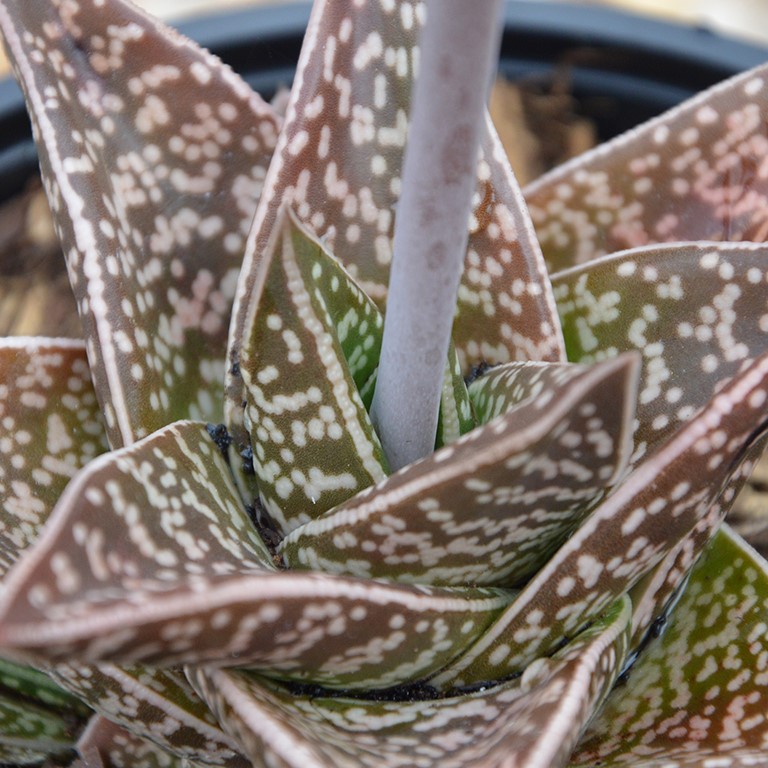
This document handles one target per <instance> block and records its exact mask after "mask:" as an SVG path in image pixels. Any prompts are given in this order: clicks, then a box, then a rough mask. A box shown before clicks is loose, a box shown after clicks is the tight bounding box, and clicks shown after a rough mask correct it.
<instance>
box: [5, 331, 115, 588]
mask: <svg viewBox="0 0 768 768" xmlns="http://www.w3.org/2000/svg"><path fill="white" fill-rule="evenodd" d="M106 449H107V444H106V437H105V433H104V426H103V423H102V419H101V413H100V411H99V407H98V403H97V401H96V395H95V393H94V391H93V386H92V385H91V380H90V373H89V369H88V361H87V360H86V357H85V346H84V344H83V343H82V342H78V341H73V340H69V339H31V338H18V339H0V459H1V460H2V465H1V466H0V576H3V575H4V574H5V572H6V571H7V570H8V568H9V567H10V566H11V565H12V564H13V563H14V562H15V561H16V560H17V559H18V557H19V554H20V553H21V552H22V551H23V550H24V549H26V547H27V546H29V544H30V543H31V542H33V541H34V540H35V539H36V538H37V535H38V533H39V531H40V528H41V527H42V525H43V523H45V521H46V520H47V518H48V515H49V514H50V511H51V509H53V506H54V504H55V503H56V501H57V500H58V498H59V496H60V495H61V492H62V491H63V490H64V487H65V486H66V484H67V483H68V482H69V480H70V479H71V478H72V476H73V475H74V474H75V472H77V470H78V469H80V468H81V467H83V466H85V464H87V463H88V462H89V461H90V460H91V459H93V458H94V457H95V456H97V455H98V454H99V453H101V452H102V451H105V450H106Z"/></svg>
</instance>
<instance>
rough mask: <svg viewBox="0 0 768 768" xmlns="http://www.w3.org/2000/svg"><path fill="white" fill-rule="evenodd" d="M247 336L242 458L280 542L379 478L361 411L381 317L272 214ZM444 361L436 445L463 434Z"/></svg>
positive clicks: (319, 246)
mask: <svg viewBox="0 0 768 768" xmlns="http://www.w3.org/2000/svg"><path fill="white" fill-rule="evenodd" d="M248 328H249V331H248V336H247V340H246V343H245V346H244V347H243V348H242V350H241V354H240V364H239V367H240V371H241V374H242V378H243V382H244V384H245V421H246V424H247V425H249V431H250V437H251V446H252V448H251V449H250V454H251V455H252V456H253V468H254V471H255V475H256V480H257V482H258V493H259V496H260V500H261V503H262V505H263V508H264V510H265V511H266V512H267V514H268V515H269V517H270V518H271V520H272V522H273V523H274V525H275V526H276V527H277V529H278V530H280V531H281V532H282V533H287V532H289V531H291V530H293V529H294V528H296V527H297V526H298V525H301V524H302V523H305V522H308V521H309V520H311V519H313V518H315V517H318V516H319V515H321V514H322V513H323V512H325V511H326V510H328V509H331V508H332V507H335V506H337V505H338V504H340V503H341V502H343V501H346V500H347V499H348V498H349V497H350V496H353V495H354V494H355V493H357V492H358V491H360V490H362V489H364V488H367V487H369V486H370V485H371V484H372V483H374V482H377V481H379V480H382V479H383V478H384V477H386V475H387V462H386V458H385V456H384V453H383V451H382V448H381V444H380V442H379V438H378V436H377V435H376V432H375V430H374V428H373V425H372V423H371V420H370V418H369V416H368V412H367V407H368V406H369V405H370V400H371V397H372V396H373V388H374V386H375V380H376V367H377V365H378V361H379V354H380V351H381V340H382V331H383V318H382V316H381V313H380V312H379V310H378V309H377V307H376V305H375V304H374V303H373V302H372V301H371V300H370V298H368V296H367V295H366V294H365V292H364V291H363V290H362V289H361V288H360V287H359V286H358V285H357V284H356V283H355V281H354V280H353V279H352V278H351V277H350V275H349V274H348V273H347V271H346V270H345V269H344V267H343V266H342V265H341V264H340V263H339V262H338V261H337V260H336V259H335V258H334V257H333V256H332V255H331V254H330V253H329V252H328V251H327V249H326V247H325V246H324V245H323V243H322V242H320V241H319V240H317V239H316V238H315V237H314V236H313V235H312V234H311V233H310V232H309V231H308V230H307V229H306V228H305V227H304V226H303V225H302V224H301V223H300V222H299V220H298V219H297V218H296V216H295V214H293V213H292V212H291V211H290V210H288V209H283V211H282V212H281V215H280V218H279V221H278V224H277V226H276V229H275V233H274V237H273V238H272V240H271V241H270V245H269V247H268V249H267V252H266V253H265V255H264V258H263V259H262V261H261V264H260V269H259V273H258V275H257V280H256V284H255V286H254V295H253V299H252V302H251V313H250V315H249V317H248ZM449 360H450V363H449V364H448V365H447V366H446V374H445V385H444V387H443V397H442V402H441V420H440V421H441V423H440V430H439V434H438V437H437V442H438V443H440V444H442V443H446V442H452V441H453V440H456V439H457V438H458V437H459V436H460V435H461V434H462V433H463V432H466V431H468V430H469V429H471V428H472V427H473V426H474V419H473V417H472V410H471V406H470V402H469V396H468V394H467V388H466V385H465V384H464V380H463V378H462V375H461V368H460V366H459V364H458V359H457V356H456V352H455V350H454V349H453V347H451V350H450V355H449ZM404 375H407V372H404ZM329 446H332V447H330V448H329Z"/></svg>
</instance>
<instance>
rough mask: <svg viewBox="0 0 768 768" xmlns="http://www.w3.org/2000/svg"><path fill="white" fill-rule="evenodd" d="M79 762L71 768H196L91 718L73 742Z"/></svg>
mask: <svg viewBox="0 0 768 768" xmlns="http://www.w3.org/2000/svg"><path fill="white" fill-rule="evenodd" d="M77 752H78V754H79V755H81V758H82V759H81V760H78V761H77V762H75V763H73V764H72V768H199V766H201V765H203V764H202V763H195V762H192V761H190V760H188V759H185V758H182V757H178V756H176V755H173V754H171V753H170V752H166V751H165V750H162V749H160V747H158V746H156V745H155V744H152V743H151V742H149V741H146V740H145V739H140V738H139V737H138V736H136V735H135V734H133V733H131V732H130V731H127V730H126V729H125V728H121V727H120V726H119V725H116V724H115V723H112V722H110V721H109V720H107V719H106V718H104V717H102V716H101V715H94V717H93V718H92V719H91V722H90V723H88V726H87V728H86V729H85V730H84V731H83V733H82V735H81V736H80V738H79V739H78V741H77Z"/></svg>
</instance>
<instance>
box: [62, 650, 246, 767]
mask: <svg viewBox="0 0 768 768" xmlns="http://www.w3.org/2000/svg"><path fill="white" fill-rule="evenodd" d="M50 672H51V675H52V676H53V677H54V678H55V679H56V680H57V681H58V682H59V683H61V684H62V685H64V686H66V687H67V689H68V690H71V691H72V692H73V693H76V694H77V695H79V696H80V697H81V698H83V699H84V700H87V701H88V702H89V703H90V704H91V705H92V706H93V708H94V709H95V710H96V712H98V713H99V714H100V715H102V716H103V717H105V718H107V719H108V720H109V721H110V722H113V723H115V724H117V725H119V726H122V727H124V728H126V729H128V730H129V731H130V732H131V733H132V734H134V736H136V737H137V738H141V739H145V740H149V742H151V743H152V744H154V745H155V747H156V748H159V749H160V750H161V752H160V753H158V752H157V749H154V750H153V749H152V748H151V747H150V748H140V749H139V751H138V755H139V756H140V755H141V754H143V753H150V754H151V753H152V752H154V753H155V754H162V752H170V753H171V755H175V756H176V757H177V758H181V759H182V760H189V761H191V762H192V764H193V765H195V764H196V763H201V764H203V765H208V766H215V768H246V766H247V765H248V763H247V761H246V760H244V759H243V757H242V756H241V755H240V753H239V751H238V748H237V746H236V744H235V742H234V741H233V740H232V738H231V737H230V736H228V735H227V734H225V733H223V732H222V731H221V729H220V728H219V726H218V723H217V722H216V720H215V719H214V718H213V716H212V714H211V712H210V710H209V709H208V707H206V705H205V704H204V703H203V702H202V700H201V699H200V698H199V696H198V695H197V694H196V693H195V692H194V691H193V690H192V688H191V687H190V685H189V683H188V682H187V680H186V678H185V677H184V675H183V674H182V673H181V672H179V671H176V670H171V669H167V670H163V671H162V672H160V673H158V672H157V671H156V670H149V669H146V668H144V667H116V666H113V665H112V664H99V665H97V666H85V665H81V664H75V663H69V664H58V665H56V666H54V667H52V668H51V670H50ZM139 743H141V742H139ZM169 761H170V758H169Z"/></svg>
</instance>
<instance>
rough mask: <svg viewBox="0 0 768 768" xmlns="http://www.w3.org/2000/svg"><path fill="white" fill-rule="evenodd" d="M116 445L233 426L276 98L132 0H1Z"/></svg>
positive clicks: (1, 19) (0, 20)
mask: <svg viewBox="0 0 768 768" xmlns="http://www.w3.org/2000/svg"><path fill="white" fill-rule="evenodd" d="M0 28H1V29H2V32H3V34H4V36H5V40H6V45H7V48H8V51H9V53H10V56H11V58H12V60H13V63H14V68H15V71H16V73H17V76H18V78H19V81H20V83H21V86H22V89H23V90H24V92H25V94H26V98H27V102H28V105H29V111H30V113H31V115H32V120H33V126H34V129H35V134H36V137H37V141H38V147H39V152H40V157H41V165H42V168H43V175H44V178H45V183H46V188H47V192H48V196H49V201H50V203H51V207H52V209H53V211H54V215H55V219H56V225H57V230H58V234H59V238H60V240H61V242H62V245H63V247H64V251H65V253H66V256H67V263H68V268H69V272H70V278H71V280H72V283H73V287H74V290H75V294H76V297H77V299H78V304H79V311H80V314H81V317H82V320H83V325H84V329H85V334H86V338H87V339H88V342H89V343H88V354H89V359H90V361H91V366H92V369H93V375H94V380H95V382H96V389H97V392H98V394H99V398H100V400H101V402H102V406H103V409H104V412H105V415H106V420H107V427H108V430H109V437H110V442H111V443H112V445H113V446H119V445H124V444H130V443H131V442H133V441H134V440H135V439H137V438H139V437H141V436H143V435H146V434H148V433H150V432H151V431H153V430H154V429H157V428H159V427H161V426H163V425H165V424H168V423H170V422H171V421H174V420H176V419H177V418H203V419H208V420H211V421H220V420H221V414H220V410H221V408H220V405H219V402H220V401H219V397H220V387H221V381H222V379H223V375H224V357H225V347H226V338H227V331H228V325H229V316H230V309H231V304H232V301H233V298H234V292H235V284H236V280H237V274H238V271H239V267H240V263H241V258H242V251H243V247H244V242H245V236H246V233H247V231H248V225H249V224H250V221H251V218H252V216H253V212H254V209H255V205H256V201H257V199H258V196H259V193H260V189H261V186H262V182H263V179H264V176H265V172H266V165H267V163H268V161H269V158H270V156H271V153H272V150H273V148H274V146H275V143H276V140H277V132H278V121H277V118H276V117H275V115H274V113H273V112H272V110H271V108H270V107H269V106H268V105H266V104H265V103H264V102H263V101H262V100H261V99H260V98H259V97H258V96H256V95H255V94H253V93H252V92H251V90H250V89H249V88H248V86H247V85H246V84H245V83H244V82H243V81H242V80H240V78H238V77H237V76H236V75H235V74H234V73H233V72H231V71H230V70H229V69H228V68H227V67H225V66H223V65H222V64H221V63H220V62H219V61H218V60H217V59H215V58H214V57H213V56H211V55H210V54H208V53H207V52H205V51H202V50H200V49H199V48H198V47H197V46H196V45H194V44H193V43H192V42H190V41H189V40H186V39H184V38H182V37H181V36H180V35H179V34H178V33H176V32H174V31H173V30H170V29H168V28H166V27H164V26H162V25H161V24H160V23H159V22H157V21H155V20H153V19H151V18H149V17H148V16H146V15H145V14H144V13H143V12H141V11H140V10H138V9H137V8H136V7H135V6H133V5H131V4H130V3H127V2H124V1H123V0H112V1H111V2H109V3H104V2H100V1H99V0H80V1H79V2H78V3H74V4H73V3H53V2H49V0H24V2H11V3H4V4H3V5H2V6H0Z"/></svg>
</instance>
